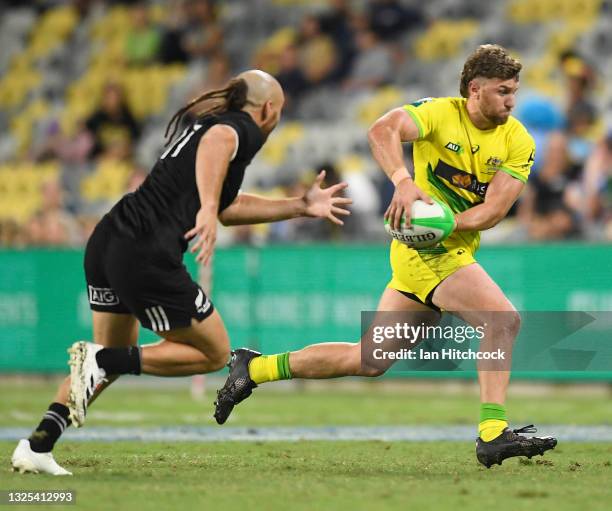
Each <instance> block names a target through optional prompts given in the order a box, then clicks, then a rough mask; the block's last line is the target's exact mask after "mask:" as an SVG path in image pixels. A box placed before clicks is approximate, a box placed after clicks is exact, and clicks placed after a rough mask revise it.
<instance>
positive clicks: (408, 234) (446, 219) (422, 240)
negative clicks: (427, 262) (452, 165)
mask: <svg viewBox="0 0 612 511" xmlns="http://www.w3.org/2000/svg"><path fill="white" fill-rule="evenodd" d="M433 201H434V202H433V204H427V203H426V202H424V201H422V200H416V201H414V202H413V203H412V210H411V215H410V216H411V219H410V224H411V225H410V227H407V226H406V225H405V219H404V216H403V215H402V220H401V224H400V228H399V230H396V229H393V228H392V227H391V224H390V223H389V221H388V220H387V219H385V231H387V233H388V234H389V235H390V236H391V237H392V238H394V239H396V240H397V241H400V242H401V243H404V244H405V245H408V246H409V247H410V248H416V249H420V248H429V247H433V246H435V245H437V244H438V243H440V242H441V241H444V240H445V239H446V238H448V237H449V236H450V234H451V232H453V228H454V227H455V217H454V215H453V212H452V211H451V210H450V208H449V207H448V206H447V205H446V204H444V203H443V202H440V201H437V200H436V199H433Z"/></svg>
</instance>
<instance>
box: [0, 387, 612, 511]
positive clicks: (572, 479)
mask: <svg viewBox="0 0 612 511" xmlns="http://www.w3.org/2000/svg"><path fill="white" fill-rule="evenodd" d="M54 384H55V382H53V384H45V383H40V382H39V383H30V382H22V383H15V382H11V383H7V382H6V381H5V382H2V381H0V395H1V396H2V399H1V400H0V426H2V427H7V426H9V427H15V426H27V427H33V426H35V425H36V424H37V423H38V421H39V420H40V417H41V414H42V413H43V411H44V410H45V409H46V407H47V405H48V404H49V402H50V401H51V398H52V395H53V393H54ZM214 387H215V385H211V390H212V388H214ZM280 388H282V387H280V386H279V387H278V388H275V387H274V386H272V385H269V386H266V385H264V386H262V388H260V389H257V390H256V391H255V395H254V397H253V398H251V399H249V400H247V401H246V402H245V403H243V404H241V405H240V406H239V407H237V408H236V411H235V413H234V415H233V416H232V419H231V424H232V425H235V426H238V425H241V426H246V425H253V426H266V425H282V426H292V425H294V426H309V425H310V426H320V425H402V424H421V425H422V424H440V425H451V424H473V425H474V427H475V424H476V420H477V415H478V398H477V395H475V394H474V391H473V389H466V390H465V391H460V392H453V393H452V394H444V393H440V392H437V391H436V390H435V389H434V390H432V389H429V390H423V389H416V390H415V389H414V388H411V387H406V388H401V387H388V386H384V385H377V384H373V385H367V384H366V385H363V386H360V387H358V388H357V389H353V390H347V389H343V388H342V387H341V386H337V387H335V386H334V384H330V385H329V386H328V387H326V388H324V389H322V390H316V389H315V388H310V387H306V390H300V389H294V390H292V391H289V392H287V391H278V389H280ZM566 390H567V389H565V388H560V389H559V390H558V391H554V392H553V393H552V394H550V395H547V396H518V395H511V397H510V399H509V401H508V410H509V413H510V417H511V418H512V423H513V425H515V426H521V425H524V424H531V423H532V422H534V423H536V425H537V424H546V423H547V424H552V423H557V424H561V423H564V424H594V425H595V424H610V422H611V417H612V402H611V400H610V397H609V396H606V395H601V394H600V395H587V394H585V395H581V394H580V393H575V392H574V394H573V395H570V394H569V393H568V392H567V391H566ZM511 392H512V390H511ZM213 400H214V396H213V392H212V391H210V392H209V393H208V394H207V395H206V397H205V399H204V400H203V401H202V402H195V401H193V400H192V398H191V397H190V395H189V392H188V389H187V388H186V387H176V386H165V385H164V382H163V381H161V382H160V385H159V387H156V388H140V387H134V386H133V385H125V384H121V383H119V384H117V385H116V386H114V388H111V389H109V391H107V392H106V393H105V394H104V395H103V396H102V397H101V398H100V400H99V401H97V402H96V403H95V404H94V406H93V407H92V409H91V411H90V413H89V414H88V421H87V425H86V427H85V429H87V426H113V425H115V426H141V427H148V426H160V425H176V426H181V425H189V426H193V425H212V424H214V422H213V419H212V401H213ZM433 427H435V426H433ZM14 447H15V443H14V442H0V459H2V460H4V461H3V464H2V466H3V467H4V468H3V469H2V470H0V481H1V484H0V489H13V490H16V489H18V490H26V489H28V490H43V489H54V490H57V489H64V490H68V489H72V490H76V492H77V497H76V502H77V503H76V506H54V509H62V508H66V509H84V510H98V509H99V510H108V509H112V510H129V511H133V510H136V509H138V510H140V509H147V510H148V509H150V510H154V511H157V510H166V509H215V510H223V511H225V510H229V511H233V510H240V511H244V510H259V509H266V510H277V509H279V510H280V509H282V510H284V511H287V510H313V509H333V510H345V509H346V510H351V511H355V510H361V509H363V510H366V509H367V510H377V511H378V510H387V509H414V510H418V511H426V510H436V511H440V510H456V509H465V510H470V511H471V510H479V509H483V510H487V511H490V510H491V509H495V510H496V511H502V510H511V511H517V510H521V509H537V510H538V511H546V510H550V511H565V510H575V509H588V510H589V511H591V510H607V509H609V504H610V502H612V487H611V486H610V484H609V483H610V480H612V466H611V465H612V444H611V443H592V444H591V443H570V442H562V443H561V444H560V445H559V446H558V447H557V449H555V450H554V451H550V452H548V453H547V454H546V455H545V456H544V457H539V456H537V457H534V458H533V459H532V460H527V459H510V460H506V461H505V462H504V464H503V465H502V466H501V467H499V466H494V467H493V468H491V469H489V470H487V469H486V468H484V467H482V466H480V465H479V464H478V463H477V461H476V458H475V455H474V443H473V442H424V443H410V442H376V441H370V442H364V441H328V442H319V441H316V442H315V441H310V442H305V441H300V442H244V443H243V442H223V443H183V442H173V443H145V442H114V443H109V442H70V441H64V442H60V443H59V444H58V446H57V448H56V450H55V456H56V459H57V460H58V462H59V463H60V464H62V465H63V466H65V467H66V468H68V469H69V470H72V471H73V472H74V474H75V475H74V476H73V477H70V478H54V477H51V476H43V475H27V476H23V475H19V474H14V473H12V472H10V469H9V458H10V455H11V452H12V450H13V449H14Z"/></svg>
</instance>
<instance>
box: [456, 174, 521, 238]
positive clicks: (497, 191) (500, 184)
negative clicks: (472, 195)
mask: <svg viewBox="0 0 612 511" xmlns="http://www.w3.org/2000/svg"><path fill="white" fill-rule="evenodd" d="M524 187H525V183H523V182H521V181H519V180H518V179H516V178H514V177H512V176H511V175H509V174H506V173H505V172H502V171H499V172H497V174H496V175H495V177H494V178H493V179H492V180H491V183H490V184H489V187H488V188H487V194H486V195H485V200H484V202H483V203H482V204H479V205H478V206H474V207H473V208H470V209H468V210H467V211H464V212H463V213H459V214H458V215H456V216H455V223H456V227H455V230H456V231H484V230H485V229H490V228H491V227H495V226H496V225H497V224H498V223H499V222H501V220H503V219H504V218H505V217H506V215H507V214H508V211H510V208H511V207H512V205H513V204H514V203H515V202H516V199H518V197H519V195H520V194H521V192H522V191H523V188H524Z"/></svg>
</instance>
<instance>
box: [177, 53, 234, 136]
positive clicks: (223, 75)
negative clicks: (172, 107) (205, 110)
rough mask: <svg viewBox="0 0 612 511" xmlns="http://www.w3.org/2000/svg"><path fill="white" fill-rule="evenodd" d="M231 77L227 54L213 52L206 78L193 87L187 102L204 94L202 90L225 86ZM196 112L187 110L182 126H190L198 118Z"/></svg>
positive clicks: (207, 67)
mask: <svg viewBox="0 0 612 511" xmlns="http://www.w3.org/2000/svg"><path fill="white" fill-rule="evenodd" d="M230 78H231V68H230V62H229V59H228V58H227V55H226V54H225V53H223V52H221V51H218V52H217V53H215V54H213V55H212V56H211V58H210V61H209V62H208V65H207V66H206V71H205V74H204V79H203V80H202V82H201V83H200V84H198V85H197V86H196V87H195V88H194V89H192V90H191V91H190V92H189V94H188V97H187V98H185V100H186V102H189V101H191V100H192V99H193V98H195V97H197V96H199V95H200V94H202V91H206V90H212V89H219V88H222V87H224V86H225V85H226V84H227V82H228V81H229V79H230ZM196 117H197V114H196V112H187V113H186V114H185V115H184V116H183V119H182V124H181V125H182V126H185V127H186V126H188V125H189V124H191V123H192V122H194V121H195V120H196Z"/></svg>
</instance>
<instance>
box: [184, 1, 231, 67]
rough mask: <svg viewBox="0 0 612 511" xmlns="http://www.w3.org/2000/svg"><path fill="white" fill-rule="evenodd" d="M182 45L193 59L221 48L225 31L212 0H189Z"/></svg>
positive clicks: (204, 56) (206, 55) (208, 54)
mask: <svg viewBox="0 0 612 511" xmlns="http://www.w3.org/2000/svg"><path fill="white" fill-rule="evenodd" d="M186 9H187V24H186V25H185V27H184V30H183V35H182V37H181V46H182V48H183V49H184V50H185V51H186V52H187V54H188V55H189V57H190V58H191V59H200V58H208V57H210V56H211V55H212V54H214V53H216V52H218V51H219V50H220V49H221V45H222V42H223V32H222V30H221V26H220V25H219V23H218V21H217V14H216V11H215V5H214V3H213V2H211V1H210V0H188V2H187V5H186Z"/></svg>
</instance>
